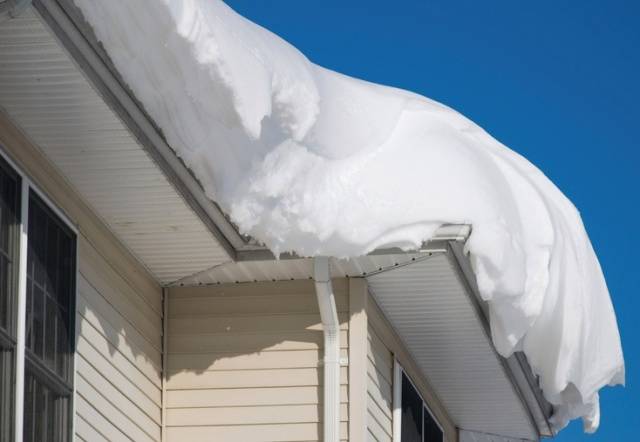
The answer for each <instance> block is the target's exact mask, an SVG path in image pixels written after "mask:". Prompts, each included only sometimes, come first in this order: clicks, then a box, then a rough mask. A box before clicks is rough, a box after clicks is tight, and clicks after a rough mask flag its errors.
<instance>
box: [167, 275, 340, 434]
mask: <svg viewBox="0 0 640 442" xmlns="http://www.w3.org/2000/svg"><path fill="white" fill-rule="evenodd" d="M334 293H335V295H336V306H337V310H338V315H339V319H340V323H341V327H340V328H341V332H340V345H341V353H342V357H343V358H347V356H348V352H347V349H348V320H349V299H348V281H347V280H346V279H339V280H335V281H334ZM168 316H169V322H168V330H169V331H168V358H167V396H166V398H167V425H168V427H169V428H168V434H169V436H170V438H174V439H175V440H204V439H206V438H212V437H215V438H216V440H222V439H225V438H227V437H231V435H237V436H238V437H240V438H242V437H250V438H251V439H252V440H254V438H255V437H256V434H257V433H255V432H258V431H259V432H261V433H260V434H261V436H262V437H264V438H265V440H319V437H320V436H319V435H320V431H321V425H320V417H321V414H322V410H321V408H322V406H321V404H322V391H323V390H322V381H323V371H322V357H323V351H322V350H323V349H322V347H323V332H322V324H321V321H320V315H319V312H318V304H317V299H316V294H315V288H314V284H313V281H310V280H297V281H283V282H267V283H262V282H256V283H242V284H229V285H216V286H204V287H194V288H175V289H172V290H171V291H170V295H169V315H168ZM347 377H348V369H347V367H346V366H343V367H342V369H341V384H342V386H341V402H342V409H341V416H342V421H343V429H342V431H343V434H345V435H346V431H347V429H346V426H347V415H348V411H347V400H348V398H347V381H348V378H347ZM250 430H252V431H254V433H251V432H250ZM292 438H293V439H292ZM207 440H210V439H207ZM247 440H248V439H247Z"/></svg>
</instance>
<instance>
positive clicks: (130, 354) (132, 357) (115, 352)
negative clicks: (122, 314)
mask: <svg viewBox="0 0 640 442" xmlns="http://www.w3.org/2000/svg"><path fill="white" fill-rule="evenodd" d="M76 326H77V327H78V329H79V330H80V335H81V336H83V337H84V338H85V339H86V340H87V341H89V342H91V344H92V345H93V346H94V347H96V348H97V349H98V350H101V351H102V352H103V354H107V353H109V354H110V355H111V357H112V358H115V357H119V356H120V357H123V358H125V359H127V360H128V361H129V363H130V364H131V365H133V366H134V367H136V369H137V370H139V371H140V372H141V373H143V374H144V375H145V376H146V377H147V379H149V380H150V381H151V382H153V383H154V384H155V385H156V386H157V387H158V388H160V386H161V376H162V375H161V371H160V368H159V367H156V366H155V365H154V364H153V363H152V362H151V361H150V360H149V358H147V357H146V355H145V354H143V353H141V352H136V351H135V349H133V348H132V347H131V346H130V345H129V344H128V343H127V342H126V341H124V340H123V341H120V340H119V339H118V334H117V333H116V332H115V331H114V330H113V329H112V328H111V327H110V326H109V325H107V324H105V323H102V324H99V325H97V327H99V328H101V329H99V328H96V326H94V325H93V324H92V323H91V322H89V320H87V319H86V318H84V317H83V316H82V315H81V314H78V315H76ZM114 341H115V342H114Z"/></svg>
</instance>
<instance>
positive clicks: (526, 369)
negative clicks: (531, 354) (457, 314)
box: [447, 241, 555, 437]
mask: <svg viewBox="0 0 640 442" xmlns="http://www.w3.org/2000/svg"><path fill="white" fill-rule="evenodd" d="M448 252H449V253H447V256H448V259H449V261H450V262H451V263H452V265H453V266H454V268H455V269H456V270H457V271H458V273H459V276H460V278H461V279H462V281H463V283H464V284H465V285H466V287H467V290H466V292H467V294H468V296H469V299H470V300H471V303H472V304H473V306H474V307H475V311H476V314H477V317H478V319H479V320H480V322H481V323H482V325H483V327H484V330H485V333H486V334H487V337H488V338H489V340H490V341H491V327H490V325H489V311H488V304H487V302H486V301H484V300H483V299H482V297H481V296H480V292H479V290H478V285H477V283H476V278H475V276H474V273H473V269H472V268H471V262H470V261H469V258H468V257H467V256H466V255H465V253H464V243H463V242H461V241H449V244H448ZM491 347H492V348H493V351H494V353H495V355H496V357H497V358H498V359H499V360H500V361H501V362H502V368H503V369H504V372H505V374H506V376H507V377H508V378H509V380H510V381H511V384H512V386H513V389H514V391H515V393H516V394H517V395H518V397H520V400H521V401H522V404H523V405H524V407H525V409H526V410H527V412H528V414H529V418H530V420H531V423H532V425H533V427H534V428H535V429H536V431H537V432H538V434H539V436H541V437H553V436H555V433H554V431H553V427H552V426H551V423H550V422H549V418H550V417H551V414H552V413H553V406H552V405H551V404H550V403H549V402H548V401H547V400H546V398H545V397H544V395H543V393H542V389H541V388H540V386H539V384H538V380H537V379H536V376H535V375H534V374H533V371H532V369H531V366H530V365H529V362H528V361H527V357H526V356H525V354H524V353H523V352H520V351H518V352H514V353H513V354H512V355H511V356H509V357H508V358H505V357H503V356H502V355H500V354H499V353H498V352H497V350H496V349H495V347H494V346H493V345H492V346H491Z"/></svg>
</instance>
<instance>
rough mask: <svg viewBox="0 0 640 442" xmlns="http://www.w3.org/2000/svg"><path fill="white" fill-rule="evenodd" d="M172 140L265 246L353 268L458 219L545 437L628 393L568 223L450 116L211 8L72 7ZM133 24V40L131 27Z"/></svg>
mask: <svg viewBox="0 0 640 442" xmlns="http://www.w3.org/2000/svg"><path fill="white" fill-rule="evenodd" d="M75 2H76V4H77V6H78V7H79V8H80V9H81V11H82V12H83V14H84V15H85V17H86V19H87V20H88V21H89V23H90V24H91V25H92V27H93V28H94V31H95V33H96V35H97V37H98V39H99V40H100V41H101V42H102V43H103V45H104V47H105V48H106V50H107V52H108V54H109V56H110V57H111V59H112V61H113V63H114V64H115V67H116V68H117V69H118V71H119V72H120V74H121V75H122V77H123V79H124V80H125V81H126V82H127V83H128V85H129V87H130V88H131V90H132V91H133V92H134V94H135V95H136V97H137V98H138V99H139V100H140V102H141V103H142V104H143V106H144V108H145V110H146V111H147V112H148V114H149V115H150V116H151V117H152V118H153V120H154V121H155V123H156V124H157V125H158V126H159V127H160V128H161V129H162V131H163V133H164V135H165V137H166V139H167V141H168V143H169V145H170V146H171V147H172V148H173V149H174V150H175V152H176V153H177V154H178V155H179V156H180V157H181V158H182V160H183V161H184V162H185V164H186V165H187V166H188V167H189V168H190V169H191V170H192V171H193V173H194V174H195V175H196V177H197V178H198V180H199V181H200V182H201V183H202V185H203V187H204V189H205V191H206V192H207V194H208V196H209V197H210V198H212V199H213V200H215V201H216V202H217V203H218V204H219V205H220V206H221V207H222V208H223V210H224V211H226V213H228V214H229V216H230V217H231V219H232V220H233V222H234V223H235V224H236V225H237V226H238V227H239V229H240V230H241V232H242V233H244V234H248V235H251V236H253V237H254V238H256V239H258V240H260V241H262V242H263V243H264V244H265V245H266V246H268V247H269V248H270V249H271V250H272V251H273V252H274V253H276V254H278V253H281V252H285V251H294V252H296V253H297V254H299V255H303V256H319V255H324V256H334V257H355V256H360V255H363V254H366V253H368V252H370V251H372V250H373V249H376V248H379V247H390V246H397V247H402V248H404V249H414V248H417V247H419V246H420V245H421V244H422V243H423V242H424V241H427V240H429V238H430V237H431V236H432V235H433V234H434V232H435V230H436V229H437V228H438V227H439V226H441V225H442V224H446V223H460V224H469V225H471V226H472V229H473V230H472V234H471V236H470V237H469V239H468V241H467V243H466V250H467V252H468V253H469V257H470V260H471V263H472V267H473V270H474V272H475V276H476V278H477V282H478V286H479V289H480V292H481V295H482V297H483V298H484V300H486V301H487V303H488V305H489V308H490V323H491V331H492V338H493V342H494V345H495V346H496V348H497V349H498V351H499V352H500V353H501V354H502V355H504V356H508V355H509V354H511V353H512V352H513V351H516V350H521V351H523V352H524V353H525V354H526V356H527V358H528V361H529V363H530V364H531V367H532V369H533V371H534V373H535V374H537V375H538V376H539V380H540V385H541V388H542V390H543V393H544V395H545V397H546V399H547V400H548V401H549V402H551V403H552V404H553V406H554V415H553V417H552V423H553V425H554V427H555V429H556V430H558V429H561V428H562V427H564V426H565V425H566V424H567V422H568V421H569V420H570V419H573V418H578V417H582V418H583V421H584V425H585V430H586V431H590V432H591V431H595V430H596V429H597V427H598V424H599V417H600V410H599V401H598V391H599V389H600V388H602V387H603V386H605V385H608V384H609V385H613V384H620V383H624V361H623V356H622V349H621V344H620V337H619V333H618V328H617V324H616V318H615V313H614V310H613V307H612V303H611V300H610V297H609V293H608V290H607V286H606V283H605V280H604V277H603V274H602V271H601V269H600V265H599V263H598V259H597V257H596V255H595V253H594V251H593V248H592V246H591V243H590V241H589V238H588V236H587V233H586V232H585V229H584V226H583V223H582V221H581V219H580V215H579V213H578V212H577V210H576V209H575V207H574V206H573V205H572V203H571V202H570V201H569V200H568V199H567V198H566V197H565V196H564V195H563V194H562V193H561V192H560V190H558V188H557V187H556V186H555V185H554V184H553V183H552V182H551V181H550V180H549V179H548V178H547V177H545V175H544V174H543V173H542V172H541V171H540V170H539V169H537V168H536V167H535V166H534V165H532V164H531V163H530V162H529V161H527V160H526V159H525V158H523V157H522V156H520V155H518V154H517V153H515V152H514V151H512V150H510V149H509V148H507V147H506V146H504V145H502V144H501V143H500V142H498V141H496V140H495V139H494V138H492V137H491V136H490V135H489V134H487V133H486V132H485V131H484V130H482V129H481V128H480V127H478V126H477V125H476V124H474V123H473V122H472V121H470V120H468V119H467V118H465V117H464V116H462V115H461V114H459V113H457V112H456V111H454V110H452V109H450V108H448V107H446V106H444V105H442V104H440V103H437V102H435V101H433V100H430V99H428V98H425V97H422V96H420V95H417V94H414V93H411V92H407V91H403V90H399V89H394V88H390V87H385V86H381V85H377V84H372V83H369V82H366V81H362V80H358V79H355V78H350V77H347V76H345V75H341V74H339V73H337V72H333V71H330V70H327V69H324V68H322V67H320V66H317V65H315V64H313V63H311V62H310V61H309V60H308V59H307V58H306V57H305V56H304V55H303V54H301V53H300V52H299V51H298V50H297V49H296V48H294V47H293V46H291V45H290V44H288V43H287V42H285V41H284V40H282V39H281V38H279V37H277V36H276V35H274V34H272V33H271V32H269V31H267V30H266V29H264V28H262V27H260V26H258V25H256V24H254V23H252V22H250V21H248V20H246V19H245V18H243V17H241V16H240V15H238V14H237V13H235V12H234V11H233V10H232V9H231V8H230V7H228V6H227V5H225V4H224V3H223V2H222V1H219V0H190V1H171V0H161V1H158V0H139V1H135V2H116V1H94V0H75ZM141 30H143V31H141Z"/></svg>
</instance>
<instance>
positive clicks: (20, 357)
mask: <svg viewBox="0 0 640 442" xmlns="http://www.w3.org/2000/svg"><path fill="white" fill-rule="evenodd" d="M16 173H18V174H20V171H19V169H16ZM28 232H29V181H28V180H27V179H25V177H24V175H20V252H19V255H18V262H19V264H18V309H17V312H16V315H17V318H16V365H15V367H16V384H15V395H16V396H15V400H14V404H15V408H14V412H15V431H14V435H15V442H22V441H23V440H24V437H23V430H24V371H25V340H26V322H27V318H26V316H27V233H28Z"/></svg>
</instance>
